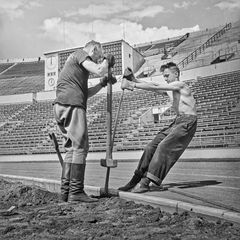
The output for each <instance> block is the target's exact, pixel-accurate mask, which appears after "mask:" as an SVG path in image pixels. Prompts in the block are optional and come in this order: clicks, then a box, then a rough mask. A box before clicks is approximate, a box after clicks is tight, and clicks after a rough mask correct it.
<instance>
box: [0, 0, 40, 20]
mask: <svg viewBox="0 0 240 240" xmlns="http://www.w3.org/2000/svg"><path fill="white" fill-rule="evenodd" d="M39 6H40V3H39V1H38V0H35V1H30V0H11V1H9V0H0V14H3V15H6V16H7V17H8V18H9V19H10V20H13V19H16V18H21V17H23V16H24V12H25V10H27V9H28V10H29V9H32V8H34V7H39Z"/></svg>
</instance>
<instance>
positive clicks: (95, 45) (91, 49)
mask: <svg viewBox="0 0 240 240" xmlns="http://www.w3.org/2000/svg"><path fill="white" fill-rule="evenodd" d="M83 50H84V51H86V52H87V53H88V55H89V56H90V57H91V58H92V60H93V61H94V62H95V63H97V62H98V61H99V60H100V59H101V58H103V48H102V46H101V43H99V42H96V41H93V40H92V41H90V42H88V43H87V44H86V45H85V47H84V48H83Z"/></svg>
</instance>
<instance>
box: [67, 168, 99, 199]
mask: <svg viewBox="0 0 240 240" xmlns="http://www.w3.org/2000/svg"><path fill="white" fill-rule="evenodd" d="M85 167H86V164H76V163H72V166H71V174H70V188H69V195H68V202H70V203H74V202H87V203H91V202H97V201H98V200H97V199H94V198H91V197H89V196H88V195H87V194H86V193H85V192H84V190H83V189H84V174H85Z"/></svg>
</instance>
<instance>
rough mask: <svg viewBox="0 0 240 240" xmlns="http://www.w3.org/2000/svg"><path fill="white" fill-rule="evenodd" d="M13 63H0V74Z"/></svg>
mask: <svg viewBox="0 0 240 240" xmlns="http://www.w3.org/2000/svg"><path fill="white" fill-rule="evenodd" d="M13 64H14V63H1V64H0V74H1V73H2V72H4V71H5V70H7V69H8V68H9V67H11V66H12V65H13Z"/></svg>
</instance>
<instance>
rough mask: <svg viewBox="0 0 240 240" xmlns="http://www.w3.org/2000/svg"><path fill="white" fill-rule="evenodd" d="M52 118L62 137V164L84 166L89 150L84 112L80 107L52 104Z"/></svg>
mask: <svg viewBox="0 0 240 240" xmlns="http://www.w3.org/2000/svg"><path fill="white" fill-rule="evenodd" d="M53 110H54V116H55V119H56V121H57V125H58V127H59V129H60V131H61V133H62V135H63V137H64V148H65V150H66V155H65V158H64V162H68V163H76V164H86V157H87V154H88V149H89V142H88V129H87V119H86V111H85V110H84V109H83V108H80V107H74V106H64V105H61V104H58V103H56V104H54V108H53Z"/></svg>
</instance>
